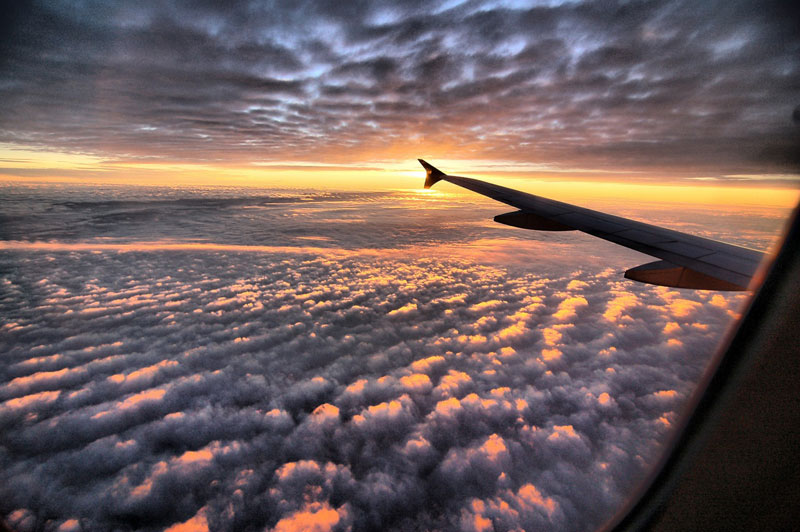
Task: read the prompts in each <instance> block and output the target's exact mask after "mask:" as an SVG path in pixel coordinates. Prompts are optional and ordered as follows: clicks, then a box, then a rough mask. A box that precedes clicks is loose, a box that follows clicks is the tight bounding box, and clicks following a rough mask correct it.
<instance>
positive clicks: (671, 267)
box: [625, 260, 747, 291]
mask: <svg viewBox="0 0 800 532" xmlns="http://www.w3.org/2000/svg"><path fill="white" fill-rule="evenodd" d="M625 278H626V279H631V280H633V281H639V282H641V283H648V284H655V285H659V286H670V287H673V288H694V289H696V290H734V291H741V290H747V287H746V286H741V285H738V284H735V283H731V282H728V281H724V280H722V279H718V278H716V277H711V276H710V275H706V274H704V273H701V272H698V271H695V270H692V269H690V268H686V267H683V266H677V265H675V264H672V263H671V262H667V261H665V260H657V261H655V262H649V263H647V264H642V265H641V266H637V267H636V268H631V269H629V270H627V271H626V272H625Z"/></svg>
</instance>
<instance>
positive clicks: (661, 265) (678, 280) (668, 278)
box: [419, 159, 764, 290]
mask: <svg viewBox="0 0 800 532" xmlns="http://www.w3.org/2000/svg"><path fill="white" fill-rule="evenodd" d="M419 162H420V163H421V164H422V166H423V168H425V171H426V177H425V188H430V187H431V186H433V185H434V184H436V183H437V182H439V181H442V180H444V181H448V182H450V183H453V184H454V185H458V186H460V187H464V188H466V189H469V190H472V191H473V192H477V193H478V194H482V195H484V196H487V197H489V198H492V199H494V200H497V201H500V202H502V203H505V204H507V205H511V206H512V207H515V208H517V209H518V210H517V211H513V212H509V213H506V214H501V215H498V216H495V217H494V220H495V221H496V222H499V223H502V224H506V225H511V226H514V227H522V228H524V229H535V230H540V231H575V230H576V231H583V232H584V233H588V234H590V235H593V236H596V237H598V238H602V239H604V240H608V241H609V242H613V243H615V244H619V245H621V246H625V247H627V248H630V249H634V250H636V251H639V252H641V253H645V254H647V255H651V256H653V257H656V258H658V259H661V260H657V261H655V262H650V263H647V264H642V265H641V266H637V267H635V268H631V269H629V270H627V271H626V272H625V277H626V278H628V279H632V280H634V281H640V282H643V283H650V284H656V285H662V286H671V287H675V288H695V289H701V290H747V289H748V286H749V285H750V281H751V280H752V278H753V276H754V275H755V274H756V271H757V270H758V267H759V265H760V264H761V261H762V259H763V258H764V253H762V252H760V251H756V250H753V249H748V248H744V247H741V246H735V245H733V244H726V243H724V242H718V241H716V240H711V239H709V238H702V237H699V236H694V235H689V234H686V233H681V232H680V231H673V230H671V229H665V228H663V227H658V226H655V225H650V224H646V223H642V222H637V221H634V220H629V219H627V218H621V217H619V216H613V215H611V214H605V213H602V212H598V211H593V210H591V209H585V208H583V207H577V206H575V205H570V204H569V203H563V202H560V201H555V200H551V199H547V198H543V197H541V196H536V195H533V194H527V193H525V192H520V191H518V190H514V189H511V188H506V187H501V186H499V185H494V184H492V183H487V182H485V181H480V180H478V179H472V178H469V177H459V176H452V175H447V174H445V173H444V172H441V171H440V170H438V169H437V168H435V167H434V166H432V165H430V164H429V163H427V162H425V161H423V160H422V159H419Z"/></svg>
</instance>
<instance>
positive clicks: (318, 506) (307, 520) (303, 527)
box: [273, 502, 348, 532]
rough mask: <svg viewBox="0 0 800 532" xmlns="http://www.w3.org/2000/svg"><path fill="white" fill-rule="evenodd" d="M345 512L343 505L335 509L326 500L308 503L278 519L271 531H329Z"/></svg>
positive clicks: (344, 515)
mask: <svg viewBox="0 0 800 532" xmlns="http://www.w3.org/2000/svg"><path fill="white" fill-rule="evenodd" d="M347 514H348V512H347V509H346V508H345V507H344V506H342V507H340V508H339V509H338V510H336V509H333V508H331V506H330V505H329V504H328V503H327V502H324V503H318V502H315V503H308V504H306V505H305V506H304V507H303V509H302V510H299V511H297V512H295V513H293V514H292V515H290V516H288V517H284V518H283V519H281V520H280V521H278V523H277V524H276V525H275V528H274V529H273V532H329V531H331V530H333V528H334V527H335V526H336V525H338V524H339V521H340V520H341V519H342V518H343V517H346V516H347Z"/></svg>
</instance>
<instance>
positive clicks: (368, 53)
mask: <svg viewBox="0 0 800 532" xmlns="http://www.w3.org/2000/svg"><path fill="white" fill-rule="evenodd" d="M793 4H794V3H792V2H779V1H772V2H749V1H739V0H734V1H708V2H702V3H697V2H680V1H677V2H649V1H633V2H580V1H565V2H559V1H544V2H526V1H523V0H511V1H488V2H476V1H463V2H459V1H448V2H438V3H433V4H431V3H429V2H414V1H409V2H382V1H369V2H368V1H358V0H357V1H352V2H338V1H313V2H311V1H309V2H266V1H265V2H226V3H225V6H224V7H220V6H219V5H217V3H215V2H191V3H184V2H147V1H144V2H135V3H133V4H132V3H130V2H113V1H111V2H105V1H104V2H92V1H87V2H77V1H75V2H71V1H64V2H26V3H18V5H16V7H8V8H6V10H7V15H6V16H4V19H5V20H4V24H5V27H4V28H3V31H2V37H0V39H2V41H0V43H1V44H0V46H1V47H2V48H0V50H1V52H0V78H1V79H2V80H3V81H2V83H0V97H1V98H2V99H3V102H4V104H3V106H2V109H0V150H1V151H0V158H2V166H3V168H2V170H1V171H2V175H4V176H5V178H6V179H13V180H24V179H27V180H30V179H35V178H39V179H49V180H53V179H61V180H64V179H69V180H82V181H86V180H93V181H95V182H97V181H108V180H112V181H113V180H116V181H125V182H145V181H146V182H198V181H203V182H205V183H229V184H247V183H258V184H261V185H264V184H268V185H270V186H275V185H276V184H277V183H279V182H280V181H281V180H286V179H292V180H294V181H297V180H299V179H300V180H302V182H303V183H304V184H306V185H309V186H321V187H322V186H331V185H333V186H338V187H343V186H346V185H348V184H350V185H351V186H362V187H363V186H364V185H365V184H368V183H374V182H375V181H379V182H381V183H385V182H387V181H391V180H397V181H401V182H402V181H405V182H408V180H409V179H410V176H409V172H410V171H412V170H414V169H415V168H414V165H415V163H414V159H415V158H417V157H422V158H426V159H431V160H432V162H434V163H435V162H437V161H446V162H447V163H448V164H447V165H443V166H445V169H446V170H448V171H452V172H456V171H457V172H461V173H467V172H472V174H474V173H476V172H478V173H481V174H485V173H488V174H491V175H495V176H497V175H499V176H503V175H505V174H507V175H515V176H519V175H521V176H526V177H540V178H549V177H553V176H555V177H556V178H559V179H564V178H567V177H571V178H575V179H581V180H587V179H589V180H604V181H622V182H631V181H639V180H644V181H656V182H665V181H668V182H671V181H674V180H681V179H703V180H706V181H709V180H712V181H714V182H722V183H727V182H738V183H740V184H741V183H752V182H755V183H756V184H758V185H762V186H763V185H764V184H765V183H769V184H771V185H775V184H778V185H780V184H783V185H784V186H785V185H786V182H787V181H789V182H791V183H792V184H796V181H797V179H798V172H799V171H800V160H799V159H798V155H797V153H798V150H797V146H798V144H800V142H799V141H800V127H798V125H797V123H798V120H800V119H799V118H798V117H800V110H798V105H800V101H798V97H797V94H798V87H800V31H798V27H797V20H798V19H800V16H798V13H797V9H796V7H792V6H793ZM467 175H471V174H467ZM373 188H374V185H373Z"/></svg>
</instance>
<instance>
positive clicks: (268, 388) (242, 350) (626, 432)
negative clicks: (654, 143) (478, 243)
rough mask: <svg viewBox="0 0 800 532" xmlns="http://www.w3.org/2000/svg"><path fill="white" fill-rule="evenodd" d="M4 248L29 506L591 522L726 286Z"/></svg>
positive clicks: (40, 516)
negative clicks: (689, 287)
mask: <svg viewBox="0 0 800 532" xmlns="http://www.w3.org/2000/svg"><path fill="white" fill-rule="evenodd" d="M3 267H4V268H6V271H8V272H9V273H8V274H7V275H5V276H4V278H3V283H4V286H3V294H4V296H3V297H2V299H1V300H0V305H2V314H3V316H4V317H5V318H6V319H7V322H6V324H5V325H4V326H3V335H2V338H3V339H2V346H1V347H2V351H3V352H4V353H6V354H5V355H4V357H5V359H4V360H5V361H6V363H5V364H4V366H3V368H2V373H1V374H0V377H1V378H0V382H2V386H0V401H2V403H0V429H1V430H0V433H2V447H1V448H0V452H1V453H2V454H0V466H1V467H0V470H2V473H0V474H1V475H2V477H1V478H0V490H2V494H1V496H0V500H2V501H3V503H2V511H3V512H4V513H5V515H6V516H7V518H8V520H9V521H10V522H12V523H13V524H16V525H17V526H18V527H19V528H20V530H32V529H33V527H34V525H35V524H36V523H38V524H39V525H46V527H49V528H55V527H58V526H60V527H62V528H60V529H64V530H66V529H68V528H69V527H70V526H78V525H79V526H81V527H84V528H91V529H110V528H114V527H117V526H123V525H124V526H131V525H132V526H135V527H139V528H143V529H152V530H156V529H161V528H165V527H168V526H171V525H175V524H178V523H182V522H187V521H188V522H190V523H192V524H193V525H197V526H199V527H200V529H202V526H200V525H206V526H208V527H210V529H213V530H229V529H239V528H244V529H253V530H256V529H263V528H265V527H267V528H272V527H274V528H275V529H276V530H296V529H299V528H306V529H307V528H309V527H311V526H312V525H313V526H316V527H318V529H319V530H328V529H346V528H349V527H352V528H354V529H358V530H362V529H370V528H381V529H398V530H402V529H414V528H428V529H430V528H444V529H466V530H470V529H474V530H485V529H487V527H490V526H491V525H492V524H493V525H494V527H495V529H497V530H510V529H513V528H515V527H524V528H527V529H535V528H538V527H543V526H552V527H556V528H558V529H571V530H580V529H585V528H588V527H590V526H592V525H596V524H597V523H599V522H600V521H602V519H603V518H605V517H606V516H607V515H608V513H609V512H610V511H612V510H613V508H614V505H616V504H619V503H620V502H621V500H622V499H623V498H624V496H625V493H626V491H627V490H629V489H630V488H631V487H632V486H633V484H634V483H635V481H636V479H638V478H640V476H641V475H642V474H643V472H644V471H645V468H646V465H647V464H648V463H651V462H652V460H653V458H654V456H655V455H656V453H657V450H658V442H659V441H661V439H662V438H663V437H664V435H665V434H666V432H667V431H668V430H669V427H670V426H671V424H672V423H673V422H674V421H675V415H676V409H678V408H679V405H680V401H681V399H682V398H684V397H685V396H686V394H687V393H688V392H689V391H690V389H691V386H692V383H693V382H694V381H695V380H696V379H697V377H698V375H699V373H700V371H701V369H702V367H703V364H704V361H705V360H706V357H707V356H708V354H709V353H710V351H711V349H712V348H713V345H714V344H715V342H716V341H717V339H718V338H719V336H720V334H721V332H722V330H723V329H724V328H725V326H726V324H727V323H728V322H729V321H730V320H731V316H732V313H733V309H735V308H736V305H737V302H738V301H740V300H741V296H732V297H731V296H723V295H719V294H713V293H705V292H697V293H692V292H687V291H681V292H678V291H672V290H668V289H660V288H654V287H646V286H641V285H633V284H631V283H629V282H627V281H622V280H618V276H617V274H616V273H613V274H612V273H611V272H602V271H595V272H593V273H590V272H581V271H577V272H574V273H573V274H570V275H566V276H565V275H555V276H550V277H544V276H542V275H539V274H532V273H527V274H517V275H515V274H511V273H510V272H509V271H508V270H506V269H502V268H497V267H491V266H482V265H476V264H474V263H472V262H468V261H463V260H462V261H459V260H445V261H438V260H437V261H435V260H431V259H422V258H409V259H404V260H398V259H381V258H375V257H372V258H370V257H361V258H360V257H358V256H354V257H353V258H350V259H342V258H327V257H325V256H310V255H305V254H303V253H293V254H253V253H225V252H214V251H208V252H197V251H193V252H179V251H161V252H158V251H156V252H126V253H116V252H102V253H92V252H47V251H36V252H6V253H5V254H4V256H3ZM489 529H491V528H489Z"/></svg>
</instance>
